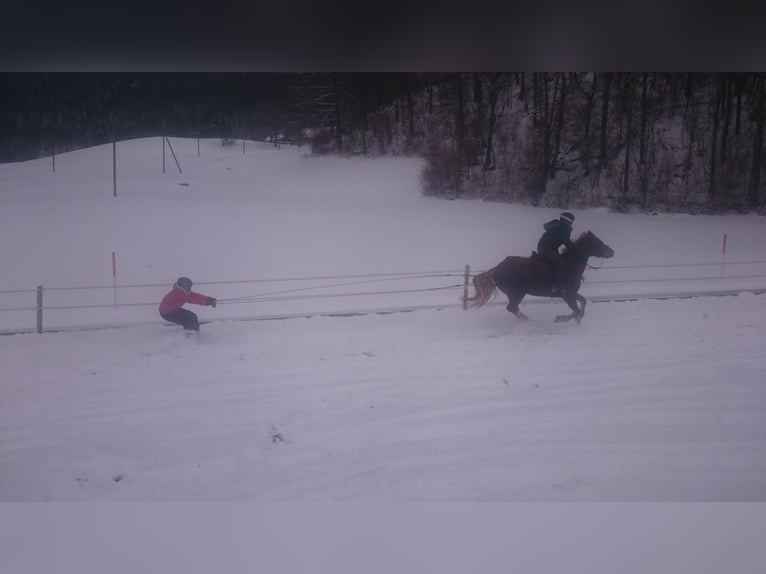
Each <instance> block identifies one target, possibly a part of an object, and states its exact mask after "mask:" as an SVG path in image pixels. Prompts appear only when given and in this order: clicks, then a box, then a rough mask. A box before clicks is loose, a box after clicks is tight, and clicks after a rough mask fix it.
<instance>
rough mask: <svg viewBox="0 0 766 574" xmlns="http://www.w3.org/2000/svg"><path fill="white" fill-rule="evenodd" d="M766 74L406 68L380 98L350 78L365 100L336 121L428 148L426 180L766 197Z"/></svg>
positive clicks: (604, 200) (548, 198)
mask: <svg viewBox="0 0 766 574" xmlns="http://www.w3.org/2000/svg"><path fill="white" fill-rule="evenodd" d="M402 76H404V75H402ZM407 76H410V75H407ZM347 80H348V79H347ZM765 80H766V74H763V73H655V72H643V73H614V72H588V73H452V74H418V75H416V76H415V77H409V78H407V80H406V81H405V79H404V78H401V79H400V80H399V81H398V82H397V88H398V91H397V92H396V95H395V97H394V99H393V100H389V101H387V102H382V103H381V102H379V104H381V105H378V106H373V107H370V106H369V105H365V104H360V103H359V101H360V98H362V97H363V96H364V91H359V90H358V89H351V90H349V91H348V92H347V93H344V92H342V91H339V92H338V93H337V98H338V100H339V101H340V102H344V101H345V102H346V105H347V106H348V107H351V108H352V109H354V110H355V111H354V113H353V114H351V115H349V116H348V121H347V122H345V123H344V122H343V116H342V113H339V114H338V115H337V117H336V122H337V123H336V125H335V126H333V127H332V128H331V129H332V131H333V132H334V133H335V134H337V133H339V132H340V133H343V134H345V136H344V137H345V138H346V140H347V141H346V143H345V144H344V145H345V147H344V148H342V149H344V150H345V151H349V150H356V151H360V150H361V151H362V152H367V153H369V152H373V153H399V154H400V153H419V154H423V155H425V157H426V159H427V166H426V169H425V170H424V173H423V188H424V191H425V192H426V193H428V194H433V195H447V196H473V197H483V198H487V199H493V200H500V201H516V202H518V201H521V202H528V203H531V204H533V205H540V204H544V205H552V206H554V205H555V206H560V207H584V206H609V207H611V208H614V209H620V210H627V209H632V208H639V209H664V210H671V211H694V212H697V211H707V212H719V211H725V210H738V211H750V210H763V208H764V201H765V199H766V193H764V192H765V191H766V185H765V183H764V180H765V179H766V178H765V177H764V173H763V171H764V119H765V117H764V116H765V110H764V105H765V103H766V93H765V89H764V88H765V86H764V81H765ZM360 107H361V111H362V112H364V113H363V114H362V115H361V116H360ZM343 108H344V105H343V104H341V106H340V110H341V111H342V110H343ZM360 117H363V122H364V123H363V124H360V123H359V121H360V120H359V118H360ZM327 141H328V139H327V138H326V139H325V140H324V141H323V143H324V144H325V146H324V147H325V148H326V145H327ZM340 149H341V146H340V145H339V144H338V145H337V146H336V150H340Z"/></svg>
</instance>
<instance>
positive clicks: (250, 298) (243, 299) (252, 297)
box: [219, 274, 462, 302]
mask: <svg viewBox="0 0 766 574" xmlns="http://www.w3.org/2000/svg"><path fill="white" fill-rule="evenodd" d="M457 276H458V275H456V274H445V275H413V276H408V277H393V278H391V279H369V280H367V281H347V282H344V283H331V284H328V285H315V286H313V287H297V288H295V289H283V290H281V291H271V292H267V293H259V294H257V295H244V296H242V297H229V298H226V299H219V301H230V302H234V301H241V302H246V301H254V300H258V299H260V298H261V297H266V296H271V295H282V294H284V293H297V292H299V291H312V290H316V289H327V288H329V287H347V286H349V285H364V284H367V283H380V282H381V281H400V280H402V279H430V278H439V277H457ZM460 276H461V277H462V275H460Z"/></svg>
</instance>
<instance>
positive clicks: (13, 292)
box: [0, 261, 766, 333]
mask: <svg viewBox="0 0 766 574" xmlns="http://www.w3.org/2000/svg"><path fill="white" fill-rule="evenodd" d="M747 265H750V266H764V270H763V272H762V273H761V272H755V273H752V272H751V273H747V274H733V275H732V274H725V273H724V272H723V270H724V267H729V266H747ZM695 267H696V268H700V269H704V268H708V267H719V268H722V273H720V274H719V275H715V276H711V275H709V274H708V275H705V276H696V277H688V276H685V277H681V276H672V277H649V278H647V277H639V278H620V277H617V278H604V279H594V280H588V281H587V283H586V285H588V286H593V285H619V284H622V285H630V284H647V283H666V282H684V283H687V284H688V282H694V281H716V280H721V279H726V280H736V279H749V280H753V279H764V281H763V282H762V283H761V284H760V285H759V287H764V286H765V285H766V261H726V262H725V263H724V264H723V265H722V263H721V262H720V261H717V262H700V263H663V264H643V265H614V266H611V265H610V266H606V265H605V266H600V267H596V268H595V269H596V270H601V271H609V272H615V271H617V272H618V273H623V272H625V271H642V270H651V269H662V268H679V269H680V268H683V269H689V268H695ZM472 276H473V275H472V274H471V273H470V267H469V266H468V265H466V266H465V269H464V270H456V269H452V270H437V271H409V272H395V273H367V274H351V275H317V276H308V277H287V278H255V279H237V280H227V281H201V282H199V283H196V284H195V285H197V286H218V287H224V286H230V287H231V286H233V287H239V288H241V287H243V286H247V285H262V284H267V283H272V284H273V283H282V284H294V283H307V282H314V283H317V284H314V285H309V286H300V287H292V288H289V289H280V290H275V291H266V292H259V293H249V294H246V295H239V296H233V297H223V298H220V299H218V302H219V304H221V305H251V304H262V303H271V302H297V301H305V300H321V299H340V298H344V297H375V296H385V295H401V294H412V293H426V292H445V291H453V290H454V291H458V290H461V289H462V290H463V293H462V294H461V297H460V299H462V300H463V302H464V303H463V306H464V308H465V298H466V297H467V293H468V285H469V279H470V277H472ZM457 278H460V281H459V282H458V281H455V279H457ZM450 280H451V281H450ZM328 281H331V283H327V282H328ZM392 281H396V282H404V281H418V282H421V283H422V282H425V281H429V282H434V281H440V282H441V283H440V284H432V285H429V286H422V285H418V286H413V287H411V288H410V287H406V288H405V287H401V288H392V289H386V288H383V289H371V290H350V289H351V288H352V287H356V286H359V285H370V284H380V283H383V282H392ZM322 282H324V283H322ZM444 283H446V284H444ZM168 287H169V285H168V284H167V283H142V284H124V285H91V286H88V285H81V286H55V287H43V286H38V287H37V288H36V289H10V290H0V302H2V298H3V296H19V295H25V294H36V301H34V303H33V301H30V302H29V304H27V305H24V304H22V305H19V306H10V307H7V306H0V312H10V311H15V312H29V311H34V312H35V313H36V317H35V318H36V332H38V333H41V332H43V331H44V330H50V329H44V328H43V314H44V312H45V311H62V310H82V309H107V308H131V307H132V308H135V307H156V306H157V305H158V304H159V300H152V301H145V300H138V301H123V302H121V303H118V299H117V294H118V293H119V294H120V295H121V296H122V298H123V299H125V293H126V292H127V291H131V290H138V289H158V288H168ZM397 287H398V286H397ZM105 290H109V291H110V292H111V291H114V293H115V299H114V301H113V302H111V303H106V302H103V303H100V302H99V303H77V304H72V303H70V304H67V303H66V302H64V303H61V302H54V303H50V301H48V302H45V297H44V294H45V293H52V294H56V293H58V294H62V293H67V292H86V291H105ZM328 290H330V292H328ZM458 300H459V299H458ZM454 304H457V303H456V302H455V303H454ZM429 306H432V305H429ZM344 312H346V313H354V312H355V311H354V310H347V311H336V313H344ZM280 316H284V314H283V315H280ZM296 316H305V313H297V314H296ZM0 318H2V315H0ZM29 330H30V329H21V328H19V329H15V330H9V329H0V332H6V333H8V332H29Z"/></svg>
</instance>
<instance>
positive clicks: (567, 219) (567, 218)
mask: <svg viewBox="0 0 766 574" xmlns="http://www.w3.org/2000/svg"><path fill="white" fill-rule="evenodd" d="M559 219H560V220H561V221H563V222H564V223H568V224H569V225H572V223H574V220H575V216H574V215H572V214H571V213H569V212H568V211H565V212H564V213H562V214H561V215H559Z"/></svg>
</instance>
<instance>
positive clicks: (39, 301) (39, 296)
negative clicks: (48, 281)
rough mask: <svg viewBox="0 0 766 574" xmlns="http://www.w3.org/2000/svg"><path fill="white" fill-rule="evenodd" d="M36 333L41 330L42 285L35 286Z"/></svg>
mask: <svg viewBox="0 0 766 574" xmlns="http://www.w3.org/2000/svg"><path fill="white" fill-rule="evenodd" d="M36 332H37V333H42V332H43V286H42V285H38V286H37V329H36Z"/></svg>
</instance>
